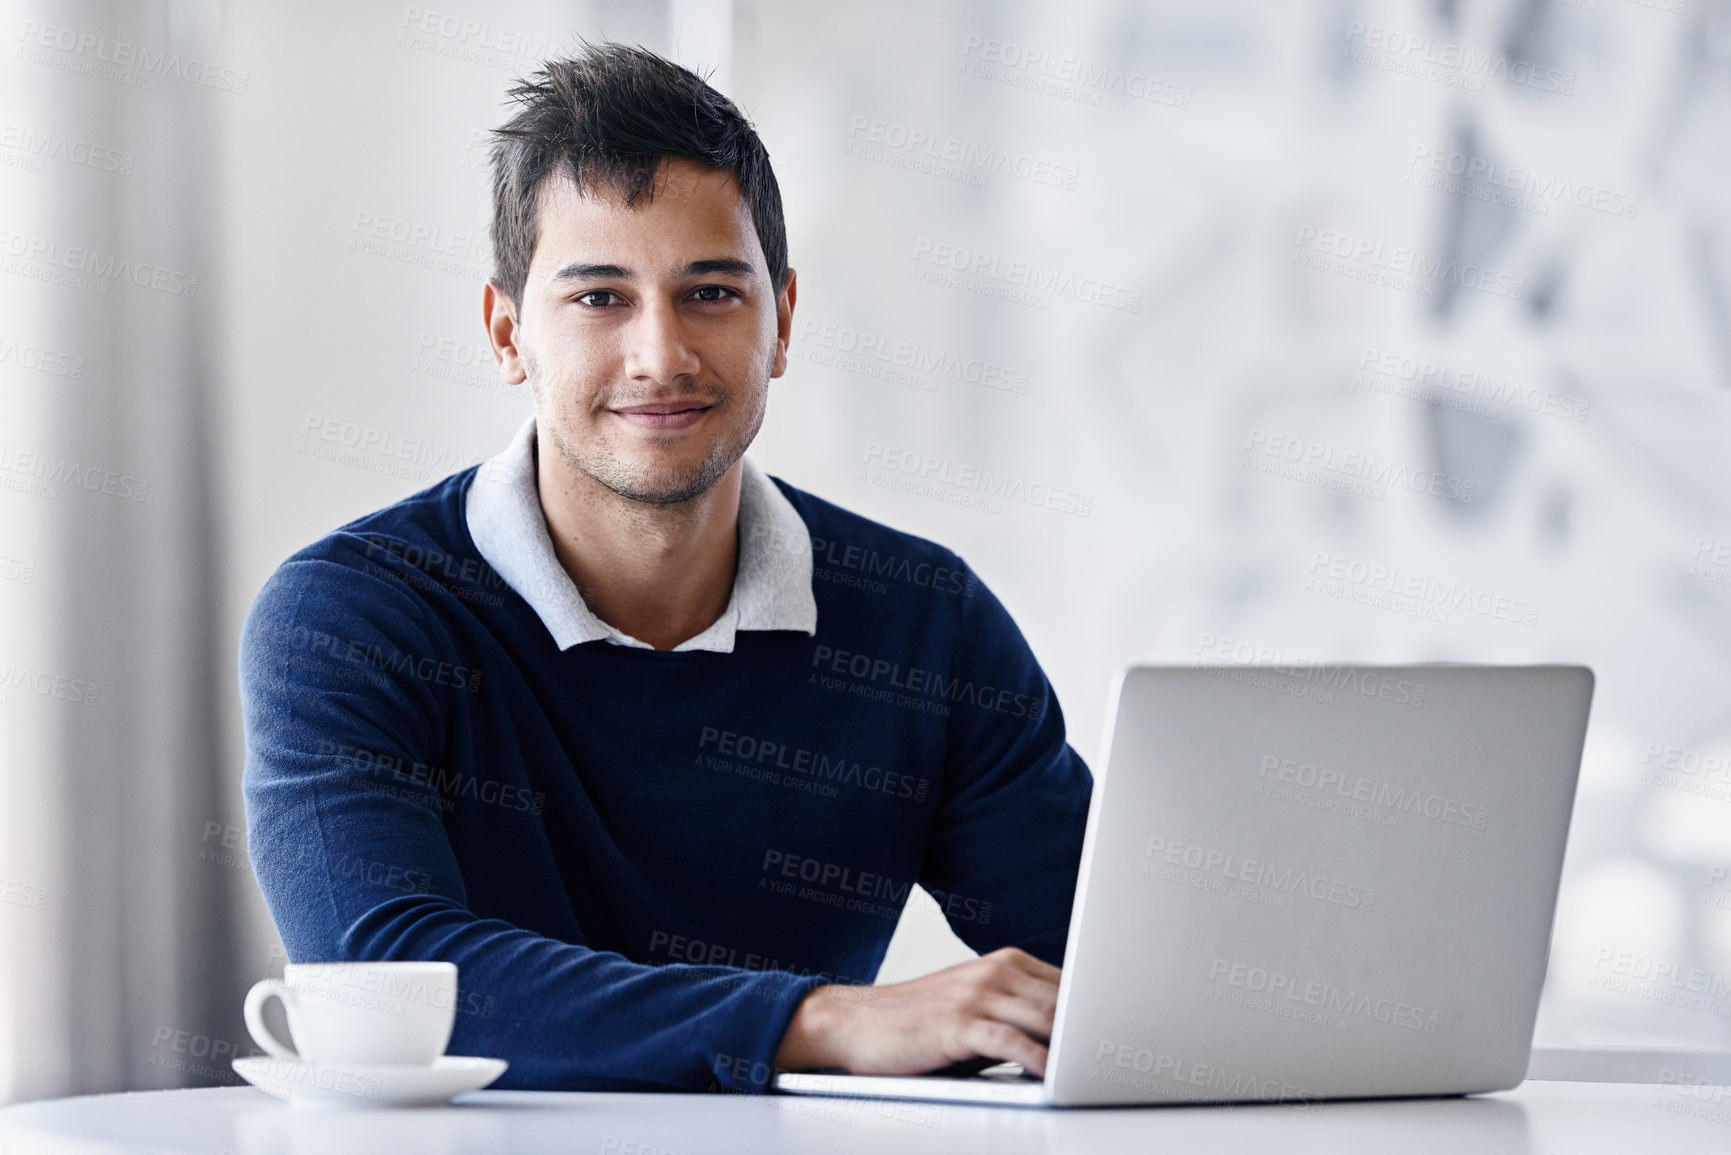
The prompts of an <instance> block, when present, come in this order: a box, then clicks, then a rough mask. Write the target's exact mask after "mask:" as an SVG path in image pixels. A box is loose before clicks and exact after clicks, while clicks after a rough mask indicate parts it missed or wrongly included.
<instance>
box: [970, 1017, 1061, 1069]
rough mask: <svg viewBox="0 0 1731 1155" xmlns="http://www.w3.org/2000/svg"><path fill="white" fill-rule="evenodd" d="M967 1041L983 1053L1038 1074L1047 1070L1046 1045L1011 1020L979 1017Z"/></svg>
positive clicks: (973, 1023)
mask: <svg viewBox="0 0 1731 1155" xmlns="http://www.w3.org/2000/svg"><path fill="white" fill-rule="evenodd" d="M963 1041H964V1042H966V1043H967V1045H968V1046H969V1047H971V1048H972V1049H973V1050H974V1051H976V1052H977V1053H979V1054H981V1055H985V1056H987V1057H989V1058H993V1059H1002V1060H1003V1061H1004V1062H1007V1063H1020V1064H1021V1065H1022V1066H1024V1067H1026V1068H1027V1069H1028V1070H1030V1071H1032V1072H1034V1073H1035V1074H1036V1075H1041V1076H1044V1075H1045V1073H1046V1048H1045V1047H1044V1046H1042V1045H1041V1044H1040V1043H1037V1042H1035V1041H1034V1040H1033V1039H1030V1038H1029V1037H1028V1036H1027V1035H1025V1034H1023V1033H1022V1032H1021V1031H1019V1030H1017V1029H1016V1028H1015V1027H1012V1026H1011V1025H1010V1024H1008V1023H1003V1022H996V1021H994V1020H991V1019H975V1020H974V1021H973V1022H972V1023H970V1024H969V1029H968V1031H967V1034H966V1037H965V1038H964V1040H963Z"/></svg>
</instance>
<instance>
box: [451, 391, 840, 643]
mask: <svg viewBox="0 0 1731 1155" xmlns="http://www.w3.org/2000/svg"><path fill="white" fill-rule="evenodd" d="M534 446H535V419H534V418H533V417H530V418H529V419H528V420H527V421H525V422H524V423H523V426H522V428H521V429H519V430H517V434H516V436H515V437H513V438H512V439H511V444H510V445H508V446H506V447H505V449H504V450H503V451H502V452H501V453H500V454H499V455H498V456H497V457H494V458H493V459H492V460H490V461H488V462H486V463H485V464H484V465H482V466H481V468H480V469H479V470H478V471H477V472H476V474H475V480H474V481H473V483H471V484H470V486H469V495H468V501H467V504H466V505H465V506H464V509H463V516H464V519H465V520H466V521H467V523H468V526H469V535H470V536H471V537H473V538H474V539H475V545H476V547H477V548H478V549H479V550H480V551H481V556H482V557H483V558H485V559H486V562H487V564H488V565H490V566H492V567H493V569H494V570H495V571H497V573H498V574H499V576H500V577H502V578H504V579H505V581H506V583H507V584H508V585H510V587H511V588H512V589H514V590H516V591H517V593H519V594H520V595H522V597H523V600H524V601H526V602H528V603H529V607H530V608H531V609H533V610H534V611H535V613H536V615H537V616H539V617H540V619H541V623H542V624H543V625H545V626H546V627H547V632H548V633H550V634H552V635H553V641H554V642H555V643H556V644H557V645H558V647H559V648H560V649H561V650H568V649H570V648H571V647H572V646H575V645H579V644H581V643H583V642H600V641H605V642H611V643H613V644H614V645H619V646H636V647H637V648H639V649H645V650H648V649H653V648H654V647H653V646H651V645H649V644H648V643H647V642H642V641H639V640H638V639H636V638H634V637H632V636H631V635H630V634H626V633H622V632H621V631H619V630H616V629H614V628H613V627H612V626H610V625H608V624H607V623H606V622H604V621H602V620H601V619H600V618H598V617H596V616H595V613H594V611H592V610H591V609H590V608H589V607H588V605H587V604H585V603H584V601H583V595H582V594H580V593H578V592H577V586H576V584H575V583H574V582H572V580H571V575H570V574H568V573H566V572H565V567H564V566H562V565H560V564H559V559H558V557H557V555H555V554H554V552H553V540H552V538H550V537H549V536H548V534H547V518H546V515H545V514H543V513H542V511H541V494H540V490H539V488H538V487H537V485H536V481H535V454H534ZM741 465H742V466H743V472H744V477H743V478H742V479H741V484H740V490H739V564H738V568H737V570H736V571H735V574H734V579H733V592H732V594H731V596H730V597H729V598H728V600H727V608H726V609H724V610H722V611H721V616H720V617H719V618H716V619H715V621H714V623H712V624H711V625H710V627H709V628H708V629H706V630H704V631H703V632H702V633H700V634H698V635H697V636H696V637H692V638H687V639H686V640H685V641H683V642H680V643H679V644H678V645H677V646H674V647H673V648H674V650H676V651H677V650H712V651H714V652H716V653H721V654H731V653H732V652H733V640H734V636H735V635H736V634H737V633H738V631H740V630H800V631H803V632H805V633H807V634H815V633H817V598H816V597H815V596H814V594H813V593H812V587H811V582H812V556H811V531H810V530H808V529H806V526H805V519H804V518H802V517H800V516H799V511H797V510H796V509H794V508H793V504H792V503H791V502H789V501H788V500H787V498H786V496H784V495H783V494H782V492H781V490H779V489H777V488H776V486H775V482H773V481H771V480H770V479H769V475H768V474H767V473H764V472H763V470H761V469H759V468H758V467H757V466H756V464H754V463H753V462H752V460H751V458H749V457H747V458H744V459H743V460H742V462H741Z"/></svg>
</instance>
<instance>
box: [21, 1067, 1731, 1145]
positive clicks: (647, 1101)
mask: <svg viewBox="0 0 1731 1155" xmlns="http://www.w3.org/2000/svg"><path fill="white" fill-rule="evenodd" d="M1727 1149H1731V1087H1703V1086H1697V1087H1682V1088H1679V1087H1664V1088H1661V1087H1655V1086H1638V1085H1631V1084H1612V1083H1534V1082H1529V1083H1526V1084H1524V1085H1523V1086H1522V1087H1520V1088H1519V1089H1517V1090H1515V1091H1511V1092H1508V1093H1505V1094H1501V1095H1492V1096H1486V1097H1483V1098H1474V1099H1436V1100H1407V1101H1399V1102H1363V1103H1324V1104H1319V1105H1315V1106H1313V1107H1311V1108H1310V1109H1308V1110H1297V1109H1294V1108H1290V1107H1276V1106H1257V1107H1164V1108H1132V1109H1110V1110H1071V1111H1042V1110H1029V1109H1026V1108H987V1107H961V1106H951V1105H942V1106H939V1105H936V1104H933V1105H925V1104H907V1103H902V1104H896V1103H882V1104H874V1103H869V1102H865V1101H862V1100H837V1099H813V1098H794V1097H784V1096H775V1097H769V1098H765V1097H755V1096H753V1097H747V1096H735V1095H611V1094H609V1095H601V1094H579V1093H552V1092H522V1091H479V1092H476V1093H474V1094H471V1095H467V1096H464V1097H462V1098H461V1099H459V1100H458V1101H457V1103H456V1104H455V1105H453V1106H451V1107H447V1108H441V1109H437V1110H404V1111H376V1112H317V1111H308V1110H304V1109H303V1110H296V1109H293V1108H290V1107H289V1106H288V1105H287V1104H284V1103H279V1102H277V1101H276V1100H274V1099H270V1098H267V1097H266V1096H265V1095H263V1094H261V1093H260V1092H257V1091H254V1090H252V1089H251V1088H246V1087H243V1088H217V1089H213V1090H203V1091H155V1092H142V1093H137V1094H130V1095H98V1096H91V1097H88V1098H81V1099H57V1100H50V1101H46V1102H40V1103H24V1104H19V1105H17V1106H13V1107H8V1108H5V1109H4V1110H0V1151H6V1152H17V1153H19V1155H24V1153H31V1155H35V1153H38V1152H42V1153H47V1152H54V1153H56V1155H58V1153H62V1152H104V1151H141V1150H148V1151H152V1152H170V1151H197V1152H207V1153H209V1155H222V1153H224V1152H230V1153H233V1155H263V1153H266V1152H269V1153H272V1155H276V1153H291V1152H292V1153H295V1155H302V1153H304V1155H350V1153H353V1155H466V1153H469V1152H487V1153H489V1155H491V1153H494V1152H509V1153H510V1155H533V1153H535V1152H540V1151H557V1152H560V1153H561V1155H696V1153H698V1152H703V1153H710V1152H740V1153H742V1155H771V1153H775V1152H825V1153H829V1152H835V1153H842V1152H866V1151H889V1152H894V1153H895V1155H925V1153H927V1152H930V1153H932V1155H960V1153H962V1152H970V1151H982V1152H992V1153H994V1155H996V1153H999V1152H1002V1153H1005V1155H1014V1153H1018V1152H1036V1151H1038V1152H1048V1151H1050V1152H1075V1153H1077V1155H1101V1153H1105V1152H1116V1151H1126V1152H1166V1151H1171V1152H1183V1153H1185V1155H1188V1153H1190V1152H1216V1151H1217V1152H1239V1151H1243V1152H1256V1153H1257V1155H1262V1153H1265V1152H1279V1153H1280V1155H1304V1153H1307V1152H1315V1153H1317V1155H1346V1153H1350V1152H1367V1153H1369V1152H1374V1153H1375V1155H1396V1153H1398V1155H1426V1153H1428V1152H1437V1153H1439V1155H1440V1153H1442V1152H1448V1153H1450V1155H1454V1153H1457V1152H1468V1153H1470V1155H1515V1153H1517V1152H1518V1153H1521V1155H1526V1153H1529V1152H1530V1153H1534V1155H1598V1153H1601V1152H1603V1153H1607V1155H1609V1153H1613V1152H1614V1153H1616V1155H1626V1153H1628V1152H1649V1151H1651V1152H1663V1153H1665V1155H1689V1153H1691V1152H1709V1151H1712V1152H1721V1151H1725V1150H1727Z"/></svg>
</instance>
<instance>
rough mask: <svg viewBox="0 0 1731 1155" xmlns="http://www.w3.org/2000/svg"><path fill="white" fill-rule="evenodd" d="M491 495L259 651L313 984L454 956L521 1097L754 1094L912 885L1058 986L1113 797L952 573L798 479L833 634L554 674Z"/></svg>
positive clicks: (278, 915)
mask: <svg viewBox="0 0 1731 1155" xmlns="http://www.w3.org/2000/svg"><path fill="white" fill-rule="evenodd" d="M475 472H476V470H475V468H470V469H467V470H464V471H462V472H460V473H457V474H453V475H452V476H451V477H448V478H446V479H445V480H443V481H441V482H439V483H438V484H436V485H433V486H431V487H429V488H428V489H426V490H423V491H422V492H420V493H417V494H415V495H413V496H411V497H408V498H406V499H404V500H403V501H401V502H398V503H397V504H395V505H392V506H389V507H387V508H385V509H382V510H379V511H378V512H376V513H373V514H369V515H367V516H366V517H363V518H360V519H359V520H356V521H353V522H350V523H349V524H348V525H345V526H343V527H342V528H341V529H339V530H337V531H336V532H334V533H332V534H330V535H329V536H328V537H325V538H324V539H322V540H320V541H318V542H316V543H315V544H313V545H311V546H308V547H307V548H306V549H303V550H301V551H300V552H298V553H296V554H295V555H294V556H293V557H291V558H289V559H288V560H287V561H286V562H284V563H283V565H282V566H281V567H280V568H279V569H278V570H277V571H276V572H275V573H274V574H273V575H272V576H271V578H270V580H269V581H268V582H266V584H265V586H264V588H263V590H261V591H260V593H259V595H258V597H257V599H256V600H255V601H254V603H253V606H252V609H251V612H250V613H249V614H248V616H247V619H246V624H245V627H244V631H243V636H242V639H241V646H240V681H241V693H242V706H243V712H244V718H245V724H246V741H247V763H246V777H245V793H246V810H247V823H248V850H249V853H250V855H251V857H252V863H253V867H254V870H255V872H256V874H257V876H258V880H259V885H260V886H261V887H262V889H263V891H264V896H265V899H266V901H267V902H268V904H269V906H270V911H271V916H272V918H273V919H274V920H275V922H276V926H277V929H278V931H279V932H280V933H281V935H282V939H283V943H284V945H285V946H286V947H287V950H288V954H289V957H290V958H291V959H292V960H294V961H296V962H305V961H322V960H350V959H444V960H449V961H451V962H454V963H456V964H457V966H458V968H459V983H460V994H459V997H458V1014H457V1016H456V1019H457V1022H456V1028H455V1031H454V1033H453V1035H452V1039H451V1046H450V1049H449V1050H450V1053H452V1054H463V1055H488V1056H496V1057H499V1058H504V1059H508V1060H510V1063H511V1067H510V1070H509V1071H508V1072H507V1074H506V1075H505V1076H504V1077H503V1078H502V1079H501V1080H500V1082H499V1083H498V1084H497V1085H498V1086H501V1087H519V1088H540V1089H651V1088H683V1089H701V1088H704V1087H710V1086H714V1085H716V1084H717V1083H719V1084H721V1085H724V1086H728V1087H732V1088H735V1089H753V1090H761V1089H762V1087H763V1084H764V1081H765V1078H766V1075H767V1073H768V1070H769V1065H770V1063H771V1061H772V1060H773V1058H774V1056H775V1053H776V1051H777V1049H778V1048H779V1046H780V1042H781V1037H782V1035H783V1033H784V1032H785V1031H786V1028H787V1023H788V1020H789V1019H790V1018H791V1017H792V1015H793V1012H794V1010H795V1009H796V1008H797V1006H798V1004H799V1002H800V1000H801V999H802V998H804V996H805V995H806V994H807V993H808V992H809V991H810V990H811V989H813V988H814V987H816V986H818V985H821V984H822V983H824V982H831V981H840V982H855V983H868V982H870V981H871V980H872V978H873V977H874V976H875V975H876V973H877V969H878V965H879V964H880V963H881V962H882V960H883V957H884V951H885V949H886V947H887V946H888V944H889V939H890V935H891V933H892V932H893V931H894V929H895V926H896V920H897V917H898V915H899V914H900V912H901V909H902V907H903V906H904V905H905V904H906V902H907V901H908V899H909V894H910V887H911V886H912V884H913V883H914V882H915V881H918V882H919V883H920V884H921V885H922V886H924V887H925V888H927V889H928V890H929V891H930V892H931V893H932V895H933V896H934V898H935V899H936V900H937V902H938V904H939V906H940V907H941V909H942V910H943V912H944V914H945V915H946V916H947V918H948V920H949V922H950V925H951V926H952V927H953V928H954V929H955V931H956V933H957V934H958V935H959V936H960V937H961V938H962V939H963V941H965V942H966V943H968V945H969V946H971V947H973V948H974V949H976V950H979V951H982V952H984V951H987V950H992V949H995V948H997V947H1000V946H1008V945H1013V946H1019V947H1021V948H1023V949H1024V950H1027V951H1029V952H1030V953H1032V954H1035V955H1037V956H1039V957H1041V958H1044V959H1046V960H1048V961H1050V962H1053V963H1061V962H1062V954H1063V950H1064V940H1065V934H1066V930H1067V928H1068V923H1069V915H1070V902H1071V896H1072V892H1073V890H1074V887H1075V881H1076V871H1077V867H1078V864H1079V859H1080V854H1081V843H1082V828H1083V822H1084V818H1085V815H1086V811H1087V807H1088V798H1089V791H1090V787H1091V778H1090V776H1089V773H1088V769H1087V767H1086V766H1084V765H1083V763H1082V760H1081V758H1079V757H1078V756H1077V754H1076V753H1075V751H1074V750H1072V749H1071V748H1070V747H1069V745H1068V744H1067V743H1066V741H1065V737H1064V723H1063V716H1062V714H1061V713H1060V711H1059V709H1058V703H1057V701H1056V699H1055V698H1054V697H1053V695H1052V689H1051V686H1050V684H1049V683H1048V682H1047V680H1046V677H1045V675H1044V674H1043V673H1042V672H1041V670H1040V667H1039V665H1038V663H1036V662H1035V660H1034V657H1033V655H1032V654H1031V653H1030V652H1029V650H1028V646H1027V643H1026V642H1025V641H1024V640H1023V638H1022V635H1021V633H1020V632H1019V631H1018V630H1017V628H1016V626H1015V623H1014V622H1012V621H1011V619H1010V617H1009V615H1008V614H1007V613H1006V612H1005V610H1004V608H1003V606H1002V605H1001V604H1000V603H999V602H998V600H997V599H996V598H995V597H993V596H992V594H991V592H990V591H989V590H987V588H986V587H985V586H984V585H983V584H981V583H980V581H979V580H978V578H977V577H976V576H975V575H974V574H973V573H972V571H970V570H969V569H968V567H967V566H966V565H965V564H964V563H963V562H962V561H961V560H960V559H958V558H957V557H956V556H955V555H954V554H953V553H951V552H949V551H948V550H945V549H943V548H941V547H939V546H937V545H934V544H932V543H931V542H927V541H924V540H922V539H919V538H916V537H912V536H909V535H907V534H902V533H897V532H896V531H894V530H891V529H889V528H887V527H885V526H883V525H879V524H877V523H876V522H872V521H869V520H867V519H865V518H862V517H859V516H856V515H854V514H850V513H848V512H847V511H845V510H843V509H840V508H838V507H836V506H834V505H831V504H829V503H828V502H825V501H822V500H820V499H818V498H815V497H813V496H811V495H810V494H807V493H803V492H801V491H800V490H797V489H794V488H793V487H791V486H788V485H786V484H784V483H782V482H780V481H779V480H778V481H777V482H776V484H777V485H778V486H779V487H780V489H781V491H782V492H783V493H784V494H785V495H786V496H787V498H788V500H789V501H791V502H792V503H793V506H794V508H795V509H796V510H797V511H798V512H799V514H800V516H801V517H802V518H803V519H804V520H805V523H806V525H807V527H808V528H809V529H810V532H811V535H812V539H813V542H812V545H813V553H814V561H815V566H816V569H815V573H814V579H813V586H814V592H815V595H816V599H817V607H818V617H817V635H816V636H815V637H811V636H808V635H806V634H804V633H800V632H795V631H774V630H766V631H742V632H740V633H739V634H738V635H737V638H736V641H735V649H734V652H733V653H731V654H726V653H715V652H709V651H690V652H680V653H672V652H665V651H653V650H642V649H635V648H631V647H626V646H617V645H612V644H609V643H606V642H589V643H584V644H580V645H575V646H572V647H571V648H570V649H568V650H565V651H563V652H561V651H560V650H559V649H558V648H557V646H556V645H555V643H554V640H553V638H552V636H551V635H550V634H549V633H548V631H547V629H546V627H545V626H544V625H543V624H542V622H541V620H540V618H538V617H537V616H536V614H535V612H534V610H533V609H531V608H530V606H529V605H528V603H527V602H525V601H524V600H523V599H522V598H521V597H520V596H518V594H517V593H516V592H515V591H514V590H513V589H512V588H511V587H510V586H509V585H507V584H506V583H505V582H504V581H503V579H501V578H500V577H499V576H498V574H497V573H496V572H494V571H493V570H492V569H491V568H490V567H489V566H488V565H487V564H486V562H485V560H484V559H483V558H482V557H481V555H480V553H479V551H478V550H477V548H476V546H475V543H474V540H473V539H472V538H471V537H470V535H469V532H468V528H467V525H466V523H465V520H464V515H463V511H464V499H465V496H466V493H467V490H468V486H469V484H470V482H471V481H472V479H473V478H474V476H475Z"/></svg>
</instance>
